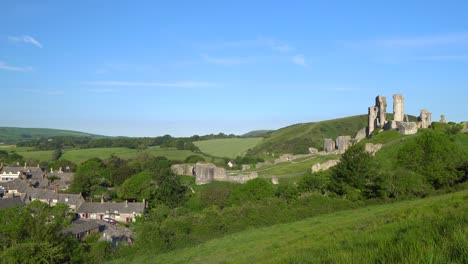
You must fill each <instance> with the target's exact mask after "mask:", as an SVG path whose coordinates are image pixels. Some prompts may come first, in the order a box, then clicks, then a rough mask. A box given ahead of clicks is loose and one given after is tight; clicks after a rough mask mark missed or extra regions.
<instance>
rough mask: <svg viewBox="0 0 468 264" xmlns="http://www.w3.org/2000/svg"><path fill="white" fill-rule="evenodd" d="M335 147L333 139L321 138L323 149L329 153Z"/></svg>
mask: <svg viewBox="0 0 468 264" xmlns="http://www.w3.org/2000/svg"><path fill="white" fill-rule="evenodd" d="M335 149H336V147H335V141H334V140H333V139H330V138H326V139H324V140H323V151H325V152H326V153H330V152H333V151H335Z"/></svg>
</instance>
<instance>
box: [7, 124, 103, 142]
mask: <svg viewBox="0 0 468 264" xmlns="http://www.w3.org/2000/svg"><path fill="white" fill-rule="evenodd" d="M58 136H73V137H104V136H101V135H95V134H90V133H84V132H78V131H71V130H61V129H50V128H20V127H0V143H3V144H15V143H17V142H21V141H28V140H34V139H38V138H41V137H58Z"/></svg>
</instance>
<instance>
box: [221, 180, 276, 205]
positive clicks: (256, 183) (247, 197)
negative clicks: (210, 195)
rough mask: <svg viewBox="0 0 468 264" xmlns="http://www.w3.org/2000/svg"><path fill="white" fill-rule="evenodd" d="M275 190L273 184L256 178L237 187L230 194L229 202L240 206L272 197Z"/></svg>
mask: <svg viewBox="0 0 468 264" xmlns="http://www.w3.org/2000/svg"><path fill="white" fill-rule="evenodd" d="M274 195H275V189H274V188H273V184H272V183H271V182H270V181H268V180H266V179H263V178H256V179H253V180H250V181H248V182H246V183H245V184H242V185H239V186H237V187H236V188H235V189H234V190H233V191H232V194H231V197H230V199H229V200H230V202H231V203H233V204H240V203H243V202H248V201H258V200H261V199H264V198H267V197H273V196H274Z"/></svg>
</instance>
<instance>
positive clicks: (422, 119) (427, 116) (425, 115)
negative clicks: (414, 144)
mask: <svg viewBox="0 0 468 264" xmlns="http://www.w3.org/2000/svg"><path fill="white" fill-rule="evenodd" d="M431 123H432V113H430V112H429V111H427V110H426V109H422V110H421V113H420V114H419V127H420V128H429V127H430V126H431Z"/></svg>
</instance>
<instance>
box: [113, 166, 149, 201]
mask: <svg viewBox="0 0 468 264" xmlns="http://www.w3.org/2000/svg"><path fill="white" fill-rule="evenodd" d="M152 177H153V176H152V174H151V172H148V171H143V172H140V173H138V174H135V175H133V176H131V177H130V178H128V179H127V180H125V182H124V183H123V184H122V186H120V188H119V191H118V194H119V197H120V198H122V199H125V200H139V201H142V200H143V199H146V200H149V199H150V198H151V197H153V196H154V193H155V191H156V185H155V183H154V182H153V181H152Z"/></svg>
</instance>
